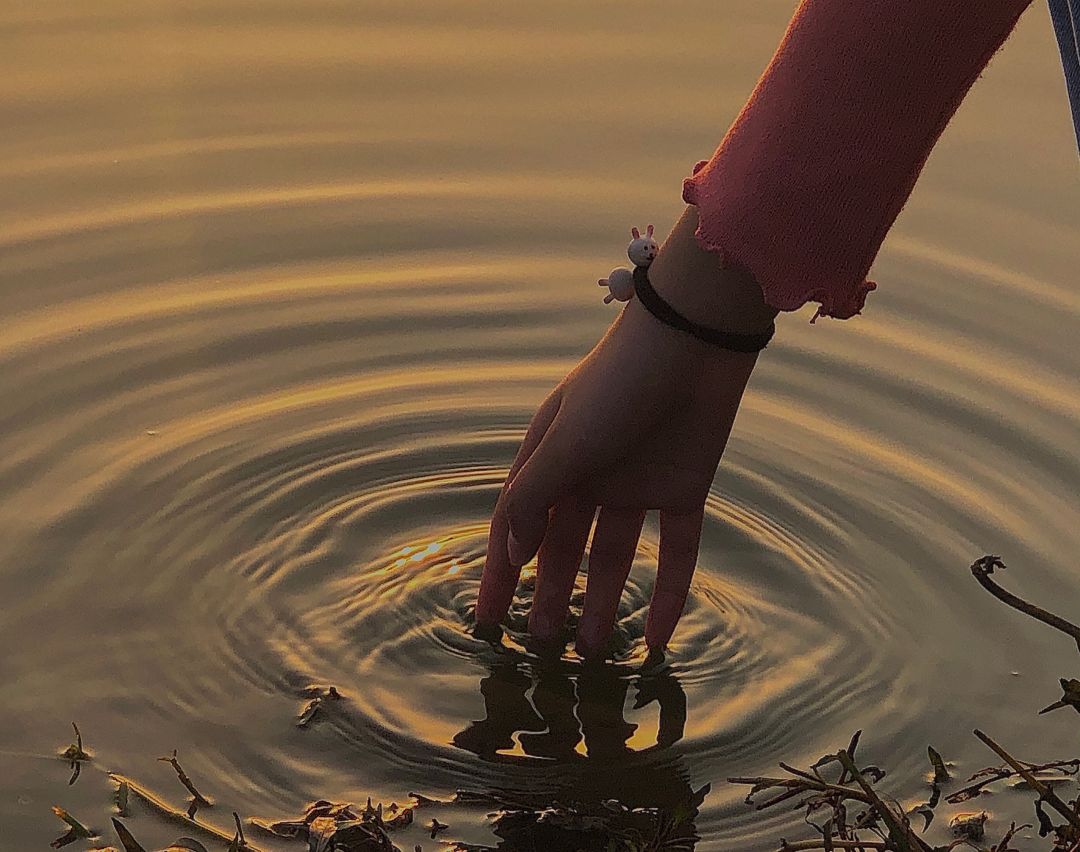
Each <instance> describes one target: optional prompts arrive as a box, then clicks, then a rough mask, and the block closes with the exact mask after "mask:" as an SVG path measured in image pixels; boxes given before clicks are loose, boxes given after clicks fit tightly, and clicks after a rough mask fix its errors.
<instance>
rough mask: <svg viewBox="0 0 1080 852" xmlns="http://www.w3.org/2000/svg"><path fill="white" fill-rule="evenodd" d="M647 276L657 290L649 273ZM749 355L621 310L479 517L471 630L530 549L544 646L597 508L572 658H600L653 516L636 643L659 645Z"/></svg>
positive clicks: (488, 615) (492, 620)
mask: <svg viewBox="0 0 1080 852" xmlns="http://www.w3.org/2000/svg"><path fill="white" fill-rule="evenodd" d="M685 218H686V217H684V220H685ZM695 221H696V219H695ZM692 224H693V223H691V225H692ZM682 225H683V223H682V222H680V227H682ZM677 230H678V229H677ZM690 233H692V227H691V230H690ZM675 236H676V234H675V233H673V235H672V238H675ZM666 248H667V244H665V249H666ZM699 251H700V250H699ZM663 254H664V249H662V250H661V256H662V255H663ZM672 254H678V252H672ZM703 254H704V253H703ZM712 262H713V263H716V261H715V260H712ZM658 264H660V258H658V260H657V262H654V268H656V267H657V266H658ZM660 265H661V266H662V264H660ZM650 278H651V279H652V280H653V285H654V287H656V288H657V289H658V290H660V289H661V285H660V281H659V280H658V279H657V277H656V276H654V275H653V273H652V270H650ZM757 293H758V295H757V299H758V300H759V301H760V290H758V291H757ZM665 295H666V294H665ZM676 307H677V308H678V307H680V305H678V304H676ZM773 315H775V312H774V311H771V312H770V314H769V318H770V319H771V316H773ZM758 327H759V328H760V325H759V326H758ZM756 361H757V353H753V354H748V353H739V352H731V351H728V350H725V349H721V348H719V347H715V346H710V345H708V344H705V343H702V342H701V341H698V340H697V339H695V338H693V337H691V336H689V335H687V334H684V333H683V332H680V331H677V330H675V329H672V328H670V327H668V326H666V325H664V324H662V323H660V322H659V321H658V320H657V319H656V318H654V317H653V316H652V315H651V314H649V313H648V312H647V311H646V310H645V309H644V308H643V307H642V306H641V304H640V303H639V302H638V301H637V300H636V299H632V300H631V301H630V302H628V303H627V305H626V307H625V308H624V309H623V311H622V313H621V314H620V315H619V317H618V318H617V319H616V321H615V322H614V323H613V324H612V326H611V328H610V329H609V330H608V332H607V334H606V335H605V336H604V337H603V339H602V340H601V341H600V342H599V343H598V344H597V345H596V346H595V347H594V348H593V350H592V351H591V352H590V353H589V354H588V355H587V356H586V357H585V358H584V360H582V362H581V363H580V364H578V366H577V367H575V368H574V369H573V370H572V371H571V372H570V374H569V375H568V376H567V377H566V378H565V379H563V380H562V382H560V383H559V385H558V386H557V387H556V388H555V389H554V390H553V391H552V392H551V394H549V396H548V397H547V399H545V400H544V402H543V403H542V404H541V405H540V407H539V409H538V410H537V412H536V414H535V415H534V416H533V419H532V422H531V423H530V425H529V428H528V432H527V434H526V436H525V439H524V441H523V442H522V445H521V448H520V449H519V451H518V454H517V457H516V458H515V460H514V463H513V465H512V467H511V470H510V474H509V476H508V477H507V480H506V484H505V485H504V486H503V489H502V491H501V493H500V495H499V499H498V502H497V504H496V507H495V511H494V514H493V517H492V519H491V531H490V535H489V539H488V550H487V559H486V562H485V565H484V572H483V577H482V579H481V584H480V593H479V598H478V601H477V605H476V620H477V623H478V624H479V625H485V626H486V625H494V624H498V623H499V622H500V621H501V620H502V618H503V617H504V616H505V615H506V612H507V610H508V608H509V606H510V603H511V600H512V598H513V595H514V591H515V589H516V587H517V581H518V576H519V574H520V570H521V566H523V565H524V564H525V563H526V562H528V561H529V560H530V559H531V558H532V557H533V556H534V555H537V553H538V556H539V558H538V567H537V576H536V588H535V592H534V597H533V602H532V608H531V610H530V613H529V632H530V633H531V634H532V635H533V636H535V637H537V638H540V639H552V638H555V637H556V636H557V635H558V634H559V632H560V630H561V628H562V626H563V623H564V621H565V618H566V614H567V610H568V607H569V600H570V595H571V592H572V590H573V586H574V579H575V577H576V575H577V571H578V568H579V566H580V564H581V559H582V556H583V554H584V551H585V546H586V542H587V540H588V536H589V531H590V529H591V527H592V524H593V518H594V515H596V510H597V508H598V507H599V510H600V511H599V516H598V517H597V519H596V531H595V534H594V536H593V541H592V547H591V549H590V554H589V576H588V583H587V587H586V595H585V601H584V607H583V612H582V617H581V620H580V622H579V626H578V632H577V638H576V645H577V649H578V651H579V653H581V654H582V655H583V656H595V655H597V654H598V653H601V652H602V651H603V649H604V647H605V645H606V642H607V639H608V637H609V635H610V633H611V629H612V626H613V624H614V621H615V617H616V611H617V608H618V604H619V599H620V597H621V594H622V588H623V585H624V583H625V582H626V578H627V575H628V574H629V571H630V566H631V563H632V561H633V557H634V553H635V550H636V548H637V542H638V537H639V535H640V533H641V527H642V524H643V521H644V517H645V512H646V510H648V509H659V510H660V553H659V564H658V566H657V571H658V573H657V578H656V584H655V586H654V589H653V594H652V599H651V601H650V606H649V614H648V620H647V624H646V629H645V640H646V643H647V644H648V646H649V648H650V649H659V648H662V647H663V646H664V645H665V644H666V643H667V642H668V640H669V639H670V638H671V635H672V633H673V632H674V629H675V625H676V622H677V621H678V619H679V616H680V615H681V613H682V609H683V604H684V603H685V600H686V596H687V593H688V592H689V589H690V581H691V578H692V576H693V573H694V568H695V565H696V561H697V553H698V542H699V539H700V535H701V524H702V519H703V515H704V507H705V498H706V495H707V494H708V491H709V487H710V485H711V484H712V481H713V477H714V475H715V473H716V468H717V465H718V464H719V462H720V457H721V455H722V454H723V451H724V446H725V445H726V443H727V439H728V435H729V433H730V431H731V426H732V423H733V421H734V419H735V414H736V412H737V410H738V407H739V402H740V400H741V399H742V394H743V390H744V389H745V387H746V383H747V381H748V380H749V378H750V374H751V371H752V370H753V367H754V364H755V363H756Z"/></svg>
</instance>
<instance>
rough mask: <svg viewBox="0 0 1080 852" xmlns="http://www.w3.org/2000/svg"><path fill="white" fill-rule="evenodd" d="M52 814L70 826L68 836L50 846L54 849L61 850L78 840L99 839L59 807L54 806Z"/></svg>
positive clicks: (59, 838) (63, 836) (57, 839)
mask: <svg viewBox="0 0 1080 852" xmlns="http://www.w3.org/2000/svg"><path fill="white" fill-rule="evenodd" d="M52 812H53V813H54V814H56V816H57V817H59V818H60V819H61V820H63V821H64V822H65V823H67V826H68V831H67V834H64V835H62V836H61V837H58V838H56V840H54V841H53V842H52V843H50V844H49V845H50V846H51V847H52V848H53V849H60V848H61V847H63V846H67V845H68V844H69V843H74V842H75V841H76V840H86V839H87V838H90V837H97V835H96V834H95V833H94V832H93V831H91V830H90V829H88V828H87V827H86V826H84V825H83V824H82V823H81V822H79V821H78V820H77V819H75V817H73V816H72V815H71V814H69V813H68V812H67V811H65V810H64V809H63V808H61V807H60V806H59V805H53V809H52Z"/></svg>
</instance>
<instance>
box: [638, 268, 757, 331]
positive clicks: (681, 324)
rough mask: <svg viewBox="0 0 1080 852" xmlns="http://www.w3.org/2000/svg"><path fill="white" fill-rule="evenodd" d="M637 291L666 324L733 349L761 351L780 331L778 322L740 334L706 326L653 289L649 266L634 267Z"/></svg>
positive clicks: (652, 311) (654, 313) (641, 298)
mask: <svg viewBox="0 0 1080 852" xmlns="http://www.w3.org/2000/svg"><path fill="white" fill-rule="evenodd" d="M634 292H635V293H637V297H638V300H639V301H640V302H641V304H642V305H643V306H644V307H645V310H647V311H648V312H649V313H650V314H652V315H653V316H654V317H656V318H657V319H658V320H660V322H662V323H664V325H669V326H671V327H672V328H677V329H678V330H679V331H685V332H686V333H687V334H692V335H693V336H694V337H696V338H697V339H698V340H703V341H705V342H706V343H711V344H712V345H713V346H720V347H722V348H724V349H730V350H732V351H733V352H760V351H761V350H762V349H764V348H765V347H766V346H767V345H768V343H769V341H770V340H771V339H772V336H773V334H774V333H775V332H776V323H775V322H771V323H769V327H768V328H767V329H766V330H765V331H761V332H758V333H757V334H737V333H736V332H733V331H719V330H717V329H715V328H706V327H705V326H703V325H698V324H697V323H696V322H692V321H690V320H688V319H687V318H686V317H684V316H683V315H682V314H680V313H679V312H678V311H676V310H675V309H674V308H673V307H671V305H669V304H668V303H667V302H665V301H664V300H663V299H662V298H661V297H660V294H659V293H657V292H656V291H655V290H654V289H653V286H652V284H651V283H650V282H649V271H648V267H646V266H638V267H635V268H634Z"/></svg>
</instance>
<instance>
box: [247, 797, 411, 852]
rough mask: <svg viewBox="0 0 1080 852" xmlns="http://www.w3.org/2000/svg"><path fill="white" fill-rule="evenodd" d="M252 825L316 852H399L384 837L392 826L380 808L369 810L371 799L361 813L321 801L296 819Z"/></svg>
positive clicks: (344, 805)
mask: <svg viewBox="0 0 1080 852" xmlns="http://www.w3.org/2000/svg"><path fill="white" fill-rule="evenodd" d="M404 812H407V811H402V813H404ZM400 816H401V814H398V818H399V817H400ZM395 819H397V818H395ZM409 822H411V819H410V820H409ZM253 824H254V825H256V826H258V827H259V828H261V829H262V830H264V831H267V832H269V833H270V834H273V835H274V836H276V837H285V838H290V839H297V840H303V841H305V842H306V843H307V844H308V848H309V849H311V850H319V852H322V850H325V852H398V848H397V847H396V846H394V844H393V842H391V840H390V837H389V835H388V834H387V831H388V830H389V829H390V828H391V825H390V823H388V822H386V821H384V820H383V810H382V805H379V806H378V807H377V808H376V807H372V805H371V800H370V799H368V803H367V807H365V808H362V809H361V808H357V807H355V806H354V805H351V804H348V803H334V802H329V801H326V800H325V799H321V800H319V801H317V802H314V803H312V804H310V805H308V807H307V809H306V810H305V812H304V815H303V816H302V817H300V818H299V819H295V820H283V821H280V822H273V823H264V822H261V821H259V820H253ZM407 824H408V823H403V825H407ZM395 827H396V826H395Z"/></svg>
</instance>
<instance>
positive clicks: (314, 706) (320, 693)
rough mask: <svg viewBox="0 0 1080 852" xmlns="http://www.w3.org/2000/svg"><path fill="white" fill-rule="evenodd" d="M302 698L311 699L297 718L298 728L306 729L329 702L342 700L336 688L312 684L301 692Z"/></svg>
mask: <svg viewBox="0 0 1080 852" xmlns="http://www.w3.org/2000/svg"><path fill="white" fill-rule="evenodd" d="M300 694H301V696H303V697H304V698H308V699H310V700H309V701H308V703H307V704H305V705H304V707H303V708H302V709H301V711H300V714H299V715H298V716H297V717H296V727H298V728H306V727H307V726H308V725H309V724H310V723H311V720H312V719H314V718H315V714H316V713H318V712H319V710H320V709H321V708H322V707H323V705H324V703H325V702H327V701H337V700H339V699H340V698H341V693H340V692H338V690H337V687H336V686H320V685H318V684H311V685H309V686H306V687H304V689H303V690H301V692H300Z"/></svg>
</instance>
